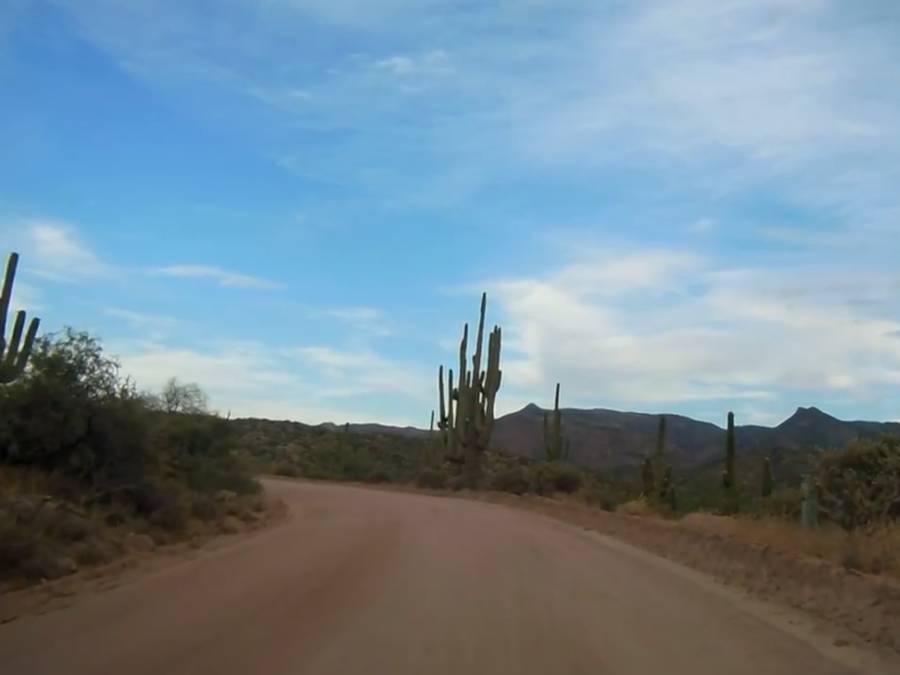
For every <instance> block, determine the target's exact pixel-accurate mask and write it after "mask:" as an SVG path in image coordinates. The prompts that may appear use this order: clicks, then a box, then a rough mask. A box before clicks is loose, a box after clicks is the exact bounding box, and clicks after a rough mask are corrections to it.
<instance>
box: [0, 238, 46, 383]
mask: <svg viewBox="0 0 900 675" xmlns="http://www.w3.org/2000/svg"><path fill="white" fill-rule="evenodd" d="M18 265H19V254H18V253H12V254H10V256H9V262H7V265H6V275H5V277H4V278H3V290H2V293H0V383H2V384H8V383H10V382H13V381H14V380H16V379H18V378H19V377H20V376H21V375H22V373H23V372H25V366H26V364H27V363H28V357H29V356H31V350H32V348H33V347H34V340H35V338H36V337H37V332H38V327H39V326H40V323H41V320H40V319H38V318H33V319H32V320H31V323H30V324H29V326H28V331H27V332H25V321H26V318H27V317H26V315H25V312H24V311H19V312H17V313H16V318H15V322H14V324H13V330H12V334H11V335H10V339H9V341H8V342H7V340H6V319H7V317H8V315H9V305H10V302H11V301H12V291H13V284H14V283H15V280H16V268H17V267H18ZM23 332H24V333H25V339H24V341H23V339H22V334H23Z"/></svg>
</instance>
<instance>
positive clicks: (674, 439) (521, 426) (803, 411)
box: [493, 404, 900, 469]
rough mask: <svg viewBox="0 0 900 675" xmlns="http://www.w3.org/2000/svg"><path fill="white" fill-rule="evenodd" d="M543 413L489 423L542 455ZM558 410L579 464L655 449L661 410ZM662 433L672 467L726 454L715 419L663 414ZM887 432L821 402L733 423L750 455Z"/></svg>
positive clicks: (635, 459) (506, 447)
mask: <svg viewBox="0 0 900 675" xmlns="http://www.w3.org/2000/svg"><path fill="white" fill-rule="evenodd" d="M544 413H545V411H544V410H543V409H542V408H539V407H538V406H536V405H534V404H530V405H528V406H526V407H525V408H523V409H522V410H519V411H518V412H515V413H512V414H509V415H506V416H504V417H501V418H499V419H498V420H497V422H496V424H495V426H494V435H493V445H494V447H495V448H496V449H498V450H501V451H503V452H507V453H511V454H516V455H522V456H525V457H532V458H539V457H542V456H543V453H544V445H543V443H544V440H543V420H544ZM562 416H563V427H564V430H565V433H566V435H567V437H568V438H569V439H570V441H571V459H572V461H573V462H574V463H576V464H579V465H582V466H588V467H593V468H602V469H610V468H616V467H624V466H636V465H637V464H639V463H640V462H641V460H642V459H643V458H644V457H646V456H647V455H649V454H651V453H652V452H653V450H654V448H655V447H656V433H657V428H658V425H659V415H650V414H645V413H632V412H619V411H615V410H605V409H593V410H580V409H572V408H569V409H563V411H562ZM666 432H667V442H666V450H667V454H668V456H669V458H670V459H669V461H670V462H671V463H672V464H673V465H675V466H676V467H690V466H699V465H703V464H707V463H709V462H712V461H715V460H717V459H718V458H720V457H721V456H722V455H723V453H724V448H725V430H724V429H723V428H721V427H719V426H716V425H715V424H710V423H709V422H699V421H697V420H693V419H691V418H689V417H684V416H681V415H666ZM886 433H891V434H900V424H897V423H891V422H888V423H880V422H845V421H842V420H839V419H837V418H835V417H832V416H831V415H828V414H826V413H824V412H822V411H821V410H819V409H818V408H798V409H797V411H796V412H795V413H794V414H793V415H792V416H791V417H790V418H788V419H787V420H785V421H784V422H782V423H781V424H779V425H778V426H777V427H764V426H757V425H746V426H738V427H737V428H736V429H735V434H736V437H737V445H738V452H739V453H744V454H747V455H763V454H765V455H784V454H786V453H791V452H792V451H802V450H812V449H816V448H819V449H825V448H843V447H846V445H847V444H848V443H849V442H850V441H852V440H854V439H856V438H859V437H874V436H880V435H883V434H886Z"/></svg>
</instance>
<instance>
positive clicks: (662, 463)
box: [653, 415, 667, 495]
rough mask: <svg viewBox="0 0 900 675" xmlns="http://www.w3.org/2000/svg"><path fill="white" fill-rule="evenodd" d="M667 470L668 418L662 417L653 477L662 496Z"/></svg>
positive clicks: (658, 430) (657, 431)
mask: <svg viewBox="0 0 900 675" xmlns="http://www.w3.org/2000/svg"><path fill="white" fill-rule="evenodd" d="M666 468H667V467H666V416H665V415H660V417H659V427H657V429H656V453H655V454H654V456H653V475H654V477H655V479H656V481H655V485H654V487H655V488H656V491H657V492H658V493H659V494H660V495H662V494H663V492H664V486H663V478H664V476H665V472H666Z"/></svg>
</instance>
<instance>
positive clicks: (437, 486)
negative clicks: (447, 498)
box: [416, 469, 447, 490]
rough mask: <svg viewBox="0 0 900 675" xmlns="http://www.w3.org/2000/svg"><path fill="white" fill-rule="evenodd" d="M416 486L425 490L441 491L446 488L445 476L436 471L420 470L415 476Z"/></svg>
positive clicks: (441, 472)
mask: <svg viewBox="0 0 900 675" xmlns="http://www.w3.org/2000/svg"><path fill="white" fill-rule="evenodd" d="M416 485H418V486H419V487H420V488H425V489H427V490H443V489H444V488H445V487H447V475H446V474H445V473H444V472H443V471H439V470H438V469H422V470H421V471H420V472H419V474H418V475H417V476H416Z"/></svg>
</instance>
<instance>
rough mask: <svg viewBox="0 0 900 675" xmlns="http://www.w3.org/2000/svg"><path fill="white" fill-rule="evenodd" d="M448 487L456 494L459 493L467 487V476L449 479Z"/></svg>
mask: <svg viewBox="0 0 900 675" xmlns="http://www.w3.org/2000/svg"><path fill="white" fill-rule="evenodd" d="M447 487H448V488H450V489H451V490H453V491H454V492H459V491H461V490H463V489H464V488H465V487H466V478H465V476H453V477H452V478H448V479H447Z"/></svg>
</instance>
